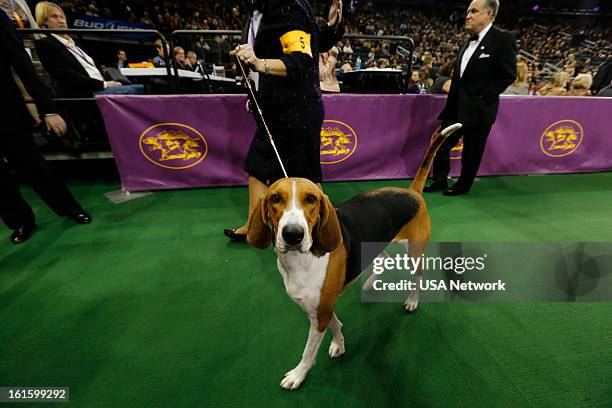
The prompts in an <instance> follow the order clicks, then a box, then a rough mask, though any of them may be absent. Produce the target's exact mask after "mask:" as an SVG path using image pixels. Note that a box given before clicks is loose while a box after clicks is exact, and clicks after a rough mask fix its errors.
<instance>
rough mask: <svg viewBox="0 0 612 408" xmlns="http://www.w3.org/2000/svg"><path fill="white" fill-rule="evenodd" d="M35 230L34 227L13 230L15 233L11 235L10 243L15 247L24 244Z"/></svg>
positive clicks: (25, 226) (23, 226)
mask: <svg viewBox="0 0 612 408" xmlns="http://www.w3.org/2000/svg"><path fill="white" fill-rule="evenodd" d="M35 229H36V225H30V226H27V225H22V226H21V227H17V228H15V231H13V233H12V234H11V242H12V243H13V244H15V245H17V244H23V243H24V242H26V241H27V240H28V239H30V237H31V236H32V234H33V233H34V230H35Z"/></svg>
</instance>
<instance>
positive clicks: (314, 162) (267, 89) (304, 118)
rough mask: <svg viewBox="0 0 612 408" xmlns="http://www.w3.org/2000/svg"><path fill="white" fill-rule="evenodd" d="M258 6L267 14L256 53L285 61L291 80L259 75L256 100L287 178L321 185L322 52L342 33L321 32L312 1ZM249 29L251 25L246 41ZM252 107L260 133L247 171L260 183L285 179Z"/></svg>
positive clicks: (278, 0)
mask: <svg viewBox="0 0 612 408" xmlns="http://www.w3.org/2000/svg"><path fill="white" fill-rule="evenodd" d="M259 8H260V11H261V12H262V15H263V16H262V18H261V21H260V23H259V28H258V30H257V33H256V35H255V44H254V47H253V48H254V51H255V55H256V56H257V57H258V58H260V59H280V60H282V61H283V63H284V64H285V66H286V67H287V77H286V78H282V77H279V76H273V75H265V74H263V73H261V74H259V89H258V92H257V101H258V103H259V105H260V107H261V110H262V112H263V116H264V118H265V120H266V123H267V124H268V128H269V129H270V132H271V133H272V137H273V139H274V142H275V144H276V147H277V148H278V151H279V154H280V156H281V159H282V161H283V164H284V165H285V169H286V170H287V173H288V175H289V176H290V177H304V178H307V179H310V180H311V181H313V182H315V183H319V182H321V181H322V180H321V179H322V176H321V163H320V145H321V138H320V134H321V125H322V124H323V117H324V108H323V102H322V100H321V89H320V85H319V51H323V52H325V51H327V50H328V49H330V48H331V47H332V46H333V45H334V44H335V43H336V42H337V41H338V40H340V39H341V38H342V35H343V29H342V28H341V27H337V28H335V29H333V28H329V27H327V26H326V27H325V28H323V29H321V30H319V28H318V27H317V25H316V22H315V16H314V13H313V11H312V7H311V6H310V3H309V2H308V0H269V1H265V2H263V5H262V6H260V7H259ZM250 25H251V23H250V22H249V23H248V24H247V27H246V29H245V34H244V35H243V39H246V35H248V32H249V29H250ZM291 32H294V33H295V34H294V37H293V38H296V39H297V40H298V41H297V43H294V45H293V47H288V46H287V40H286V39H287V36H286V34H287V33H291ZM300 32H301V33H300ZM303 34H306V36H304V35H303ZM308 34H309V35H310V51H311V52H310V53H308V51H309V50H308V41H307V40H308V39H307V35H308ZM289 37H291V34H289ZM302 37H303V38H302ZM281 38H283V39H284V41H281ZM283 42H284V43H285V44H284V45H285V49H283ZM243 43H246V40H245V41H243ZM309 54H310V55H309ZM252 107H253V112H254V116H255V120H256V122H257V131H256V132H255V137H254V139H253V141H252V143H251V147H250V148H249V153H248V155H247V159H246V162H245V165H244V170H245V171H246V172H247V173H248V174H249V175H250V176H252V177H255V178H257V179H258V180H259V181H261V182H263V183H265V184H271V183H273V182H274V181H276V180H278V179H280V178H282V177H283V173H282V170H281V167H280V164H279V163H278V159H277V158H276V155H275V153H274V150H273V148H272V145H271V144H270V140H269V138H268V135H267V133H266V130H265V127H264V126H263V123H261V119H260V118H259V114H258V113H257V112H256V109H255V105H254V104H252Z"/></svg>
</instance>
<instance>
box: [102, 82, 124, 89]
mask: <svg viewBox="0 0 612 408" xmlns="http://www.w3.org/2000/svg"><path fill="white" fill-rule="evenodd" d="M105 84H106V87H107V88H116V87H118V86H123V84H122V83H121V82H117V81H106V82H105Z"/></svg>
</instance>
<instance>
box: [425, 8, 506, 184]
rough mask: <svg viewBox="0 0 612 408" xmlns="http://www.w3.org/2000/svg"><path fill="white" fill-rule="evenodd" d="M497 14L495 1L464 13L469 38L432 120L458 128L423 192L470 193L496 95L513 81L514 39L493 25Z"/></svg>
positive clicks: (438, 157) (496, 105)
mask: <svg viewBox="0 0 612 408" xmlns="http://www.w3.org/2000/svg"><path fill="white" fill-rule="evenodd" d="M498 10H499V0H474V1H472V3H471V4H470V6H469V8H468V11H467V16H466V18H465V29H466V31H467V32H468V33H469V34H471V37H470V39H469V41H468V42H467V43H466V44H464V45H463V47H462V48H461V50H460V52H459V56H458V58H457V63H456V65H455V70H454V73H453V78H452V81H451V88H450V91H449V94H448V98H447V100H446V106H445V107H444V110H443V111H442V113H440V116H439V117H438V119H440V120H442V128H443V129H444V127H446V126H449V125H450V124H453V123H455V122H460V123H462V124H463V128H462V129H461V130H460V131H458V132H455V133H454V134H453V135H452V136H450V137H449V138H448V139H447V140H446V142H445V143H444V144H443V145H442V147H441V148H440V150H438V154H437V155H436V158H435V160H434V165H433V176H434V177H433V178H434V180H433V183H432V184H431V185H429V186H427V187H425V190H424V191H426V192H432V191H444V195H446V196H457V195H462V194H466V193H468V192H469V191H470V189H471V188H472V184H473V183H474V179H475V178H476V174H477V172H478V168H479V167H480V161H481V159H482V155H483V153H484V149H485V144H486V142H487V137H488V136H489V132H490V130H491V127H492V126H493V123H495V119H496V117H497V111H498V109H499V95H500V94H501V93H502V92H503V91H504V90H505V89H506V88H507V87H508V86H509V85H510V84H511V83H512V82H514V80H515V79H516V52H517V49H516V40H515V38H514V35H513V34H512V33H510V32H507V31H503V30H501V29H499V28H497V27H495V26H494V25H493V21H494V20H495V17H496V16H497V12H498ZM461 136H463V155H462V158H461V176H460V177H459V180H457V182H456V183H455V185H454V186H453V187H451V188H448V185H447V178H448V173H449V171H450V151H451V149H452V148H453V147H455V145H457V143H458V142H459V139H460V138H461Z"/></svg>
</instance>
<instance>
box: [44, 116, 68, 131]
mask: <svg viewBox="0 0 612 408" xmlns="http://www.w3.org/2000/svg"><path fill="white" fill-rule="evenodd" d="M45 125H47V131H49V132H53V133H55V134H56V135H58V136H63V135H65V134H66V131H67V130H68V127H67V126H66V122H64V119H63V118H62V117H61V116H60V115H57V114H53V115H47V116H45Z"/></svg>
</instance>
